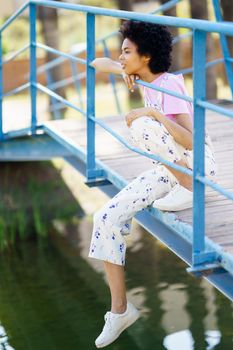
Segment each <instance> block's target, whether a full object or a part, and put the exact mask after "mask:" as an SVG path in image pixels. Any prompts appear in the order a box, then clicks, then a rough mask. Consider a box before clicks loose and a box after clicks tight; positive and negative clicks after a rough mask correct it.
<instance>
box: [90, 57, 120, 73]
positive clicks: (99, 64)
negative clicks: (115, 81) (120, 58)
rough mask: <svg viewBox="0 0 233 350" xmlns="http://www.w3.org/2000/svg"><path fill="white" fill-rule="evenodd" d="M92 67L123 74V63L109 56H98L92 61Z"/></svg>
mask: <svg viewBox="0 0 233 350" xmlns="http://www.w3.org/2000/svg"><path fill="white" fill-rule="evenodd" d="M90 65H91V66H92V67H94V68H95V69H97V70H98V71H100V72H103V73H112V74H123V73H124V72H123V69H122V67H121V64H120V63H119V62H117V61H113V60H112V59H111V58H108V57H101V58H96V59H95V60H94V61H92V62H91V63H90Z"/></svg>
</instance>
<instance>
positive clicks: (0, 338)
mask: <svg viewBox="0 0 233 350" xmlns="http://www.w3.org/2000/svg"><path fill="white" fill-rule="evenodd" d="M0 350H14V349H13V348H12V346H10V344H9V343H8V337H7V334H6V331H5V329H4V327H3V326H1V325H0Z"/></svg>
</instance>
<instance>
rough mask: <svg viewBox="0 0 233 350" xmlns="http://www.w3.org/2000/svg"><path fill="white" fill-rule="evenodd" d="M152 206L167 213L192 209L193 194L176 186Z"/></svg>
mask: <svg viewBox="0 0 233 350" xmlns="http://www.w3.org/2000/svg"><path fill="white" fill-rule="evenodd" d="M152 206H153V207H154V208H156V209H160V210H167V211H179V210H184V209H188V208H192V206H193V192H192V191H189V190H187V188H185V187H183V186H181V185H180V184H177V185H175V186H174V187H173V188H172V190H171V191H170V192H169V193H168V194H167V195H166V196H165V197H163V198H160V199H157V200H155V201H154V203H153V204H152Z"/></svg>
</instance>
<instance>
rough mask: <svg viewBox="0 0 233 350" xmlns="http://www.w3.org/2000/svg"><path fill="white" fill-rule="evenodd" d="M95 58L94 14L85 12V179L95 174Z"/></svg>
mask: <svg viewBox="0 0 233 350" xmlns="http://www.w3.org/2000/svg"><path fill="white" fill-rule="evenodd" d="M94 59H95V15H93V14H91V13H87V170H86V176H87V179H94V178H95V174H94V170H95V122H94V121H93V120H91V119H90V118H89V116H95V69H94V68H93V67H91V66H89V63H90V62H92V61H93V60H94Z"/></svg>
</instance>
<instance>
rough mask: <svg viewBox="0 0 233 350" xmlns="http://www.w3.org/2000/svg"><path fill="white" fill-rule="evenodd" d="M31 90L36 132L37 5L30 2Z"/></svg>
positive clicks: (32, 120)
mask: <svg viewBox="0 0 233 350" xmlns="http://www.w3.org/2000/svg"><path fill="white" fill-rule="evenodd" d="M29 6H30V15H29V16H30V92H31V132H32V134H34V133H35V132H36V124H37V117H36V97H37V96H36V95H37V88H36V83H37V74H36V5H34V4H32V3H30V5H29Z"/></svg>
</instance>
